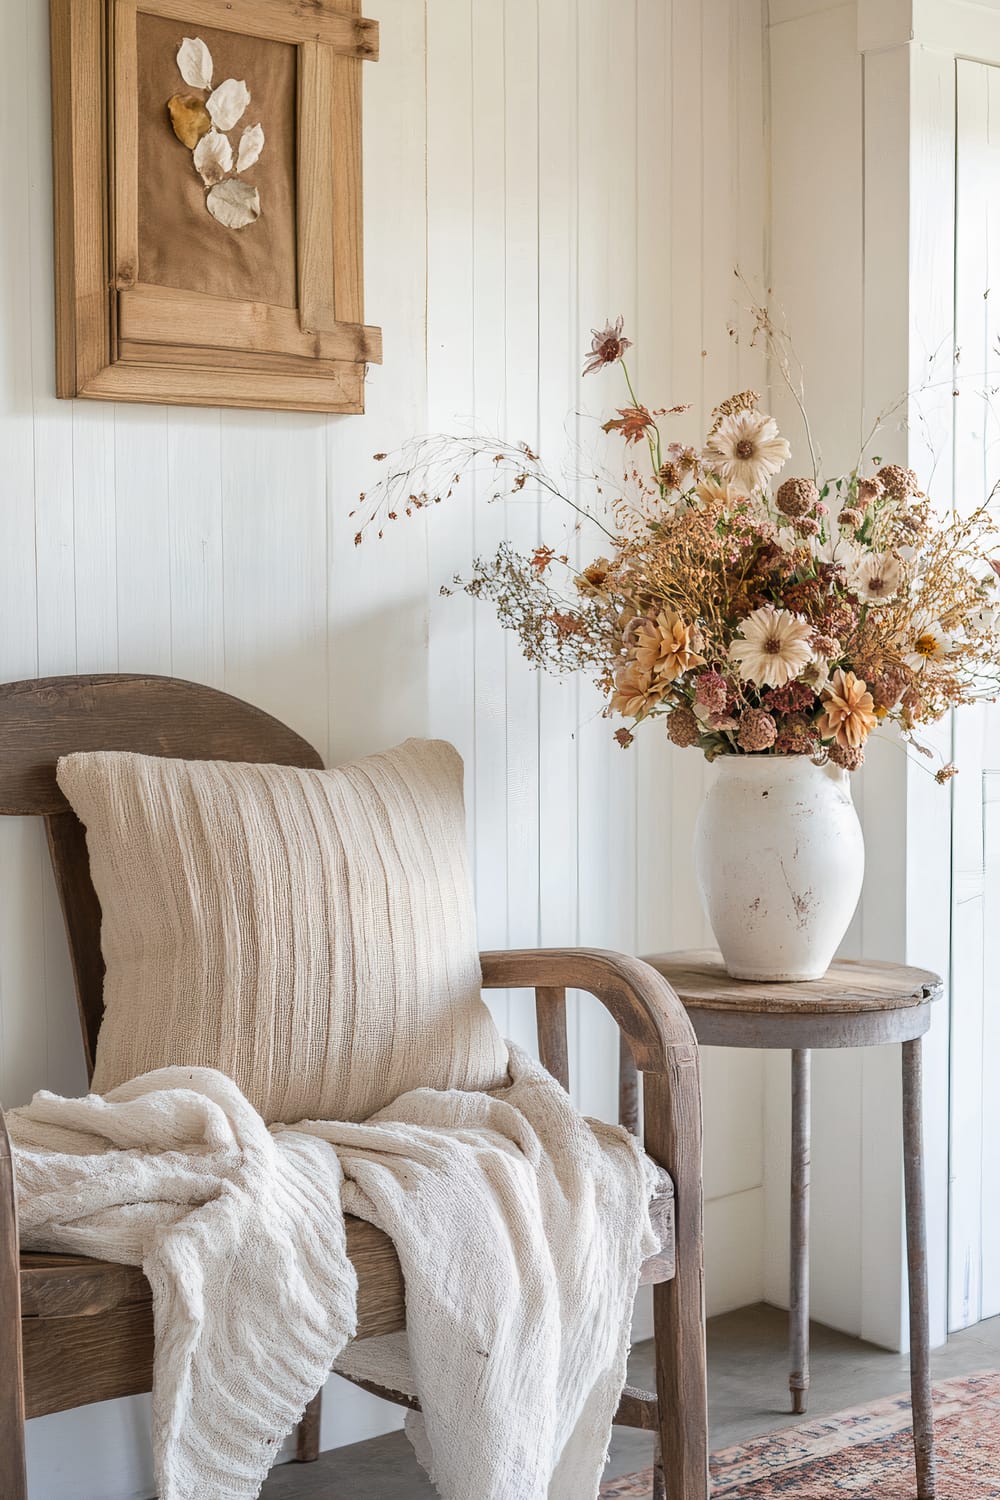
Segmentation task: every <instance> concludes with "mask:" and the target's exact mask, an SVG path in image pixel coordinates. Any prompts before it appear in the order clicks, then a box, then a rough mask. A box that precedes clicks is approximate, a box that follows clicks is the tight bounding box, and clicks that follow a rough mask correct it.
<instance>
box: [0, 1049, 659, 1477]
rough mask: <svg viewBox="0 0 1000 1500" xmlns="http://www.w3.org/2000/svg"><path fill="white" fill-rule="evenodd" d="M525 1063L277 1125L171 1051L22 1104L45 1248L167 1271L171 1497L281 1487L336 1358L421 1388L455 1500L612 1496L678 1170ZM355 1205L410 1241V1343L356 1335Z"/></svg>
mask: <svg viewBox="0 0 1000 1500" xmlns="http://www.w3.org/2000/svg"><path fill="white" fill-rule="evenodd" d="M511 1080H512V1081H511V1083H510V1085H509V1086H507V1087H504V1088H502V1089H499V1090H496V1091H494V1092H493V1093H492V1094H478V1093H462V1092H457V1091H453V1092H435V1091H433V1090H430V1089H420V1090H416V1091H414V1092H412V1093H409V1094H405V1095H404V1096H403V1097H402V1098H401V1099H399V1100H398V1101H397V1103H395V1104H394V1105H392V1106H390V1107H389V1108H388V1109H385V1110H383V1111H381V1113H379V1114H377V1115H375V1116H373V1117H372V1119H371V1120H368V1121H366V1122H364V1123H363V1124H333V1123H325V1122H315V1121H307V1122H303V1123H300V1124H298V1125H295V1126H291V1127H289V1126H281V1125H276V1126H272V1127H271V1128H270V1129H268V1128H267V1127H266V1126H265V1125H264V1123H263V1121H262V1120H261V1119H260V1117H259V1116H258V1115H257V1113H256V1112H255V1110H254V1109H253V1108H252V1107H251V1105H249V1104H248V1103H247V1101H246V1099H245V1098H244V1097H243V1095H242V1094H241V1093H240V1091H239V1090H238V1089H237V1087H236V1085H235V1084H233V1083H232V1082H230V1080H229V1079H228V1078H226V1077H224V1075H222V1074H221V1073H217V1072H215V1071H213V1070H211V1069H181V1068H166V1069H160V1070H159V1071H157V1072H154V1073H148V1074H146V1075H145V1076H144V1077H142V1078H138V1079H135V1080H134V1081H133V1082H131V1083H127V1084H123V1085H122V1086H120V1087H119V1088H116V1089H114V1090H112V1091H111V1092H110V1093H109V1094H108V1095H107V1096H106V1097H104V1098H102V1097H99V1096H97V1095H93V1094H92V1095H89V1096H88V1097H87V1098H84V1099H62V1098H59V1097H57V1096H55V1095H53V1094H49V1093H40V1094H36V1096H35V1098H34V1100H33V1101H32V1103H31V1104H30V1105H28V1106H27V1107H26V1108H24V1109H19V1110H13V1111H11V1112H10V1113H9V1114H8V1116H7V1124H8V1128H9V1130H10V1134H11V1139H12V1142H13V1144H14V1148H15V1156H16V1167H17V1179H18V1207H19V1212H20V1216H21V1238H22V1244H23V1245H24V1247H25V1248H27V1249H34V1250H54V1251H64V1252H65V1251H69V1252H75V1253H80V1254H86V1255H94V1256H97V1257H100V1258H102V1259H107V1260H113V1261H118V1262H124V1263H127V1264H133V1265H141V1266H142V1268H143V1271H144V1272H145V1274H146V1276H147V1277H148V1279H149V1282H150V1284H151V1286H152V1289H153V1316H154V1322H155V1329H156V1352H155V1369H154V1391H153V1424H154V1435H153V1436H154V1452H155V1461H156V1476H157V1481H158V1484H159V1494H160V1500H244V1497H247V1496H249V1497H253V1496H256V1495H257V1494H259V1491H260V1486H261V1483H262V1481H263V1478H264V1476H265V1474H266V1473H267V1471H268V1469H269V1468H270V1466H271V1463H272V1462H273V1459H274V1455H275V1453H276V1451H277V1449H278V1445H279V1444H280V1442H281V1440H282V1438H283V1437H284V1436H285V1435H286V1434H287V1433H288V1432H289V1431H290V1430H291V1428H292V1427H293V1425H294V1424H295V1422H296V1421H297V1420H298V1418H299V1417H300V1415H301V1413H302V1410H303V1408H304V1406H305V1405H306V1403H307V1402H308V1401H309V1400H310V1399H311V1398H312V1396H313V1395H314V1394H315V1393H316V1391H317V1390H319V1388H320V1387H321V1386H322V1384H323V1382H324V1380H325V1378H326V1375H327V1372H328V1371H329V1370H330V1368H331V1366H332V1365H333V1363H334V1361H338V1363H339V1366H340V1368H343V1369H345V1370H350V1371H352V1372H353V1373H356V1374H359V1375H361V1376H362V1377H364V1378H370V1379H372V1380H375V1381H378V1382H379V1383H380V1384H382V1385H384V1386H388V1387H390V1388H392V1389H396V1390H405V1391H408V1392H409V1393H411V1394H416V1395H417V1396H419V1399H420V1402H421V1405H422V1407H423V1413H424V1415H423V1421H422V1422H420V1421H419V1419H417V1422H416V1424H415V1427H414V1428H413V1429H412V1430H411V1437H413V1439H414V1443H415V1447H416V1450H417V1454H418V1457H419V1458H420V1460H421V1462H422V1463H423V1464H424V1466H425V1468H426V1469H427V1471H428V1473H429V1474H430V1476H431V1479H432V1480H433V1482H434V1484H435V1486H436V1487H437V1489H438V1491H439V1493H440V1495H441V1496H442V1497H443V1500H469V1497H470V1496H473V1495H475V1496H476V1497H477V1500H592V1497H594V1496H596V1495H597V1492H598V1487H599V1483H600V1476H601V1470H602V1468H603V1464H604V1459H605V1454H606V1450H607V1444H608V1440H609V1437H610V1432H611V1421H612V1417H613V1415H614V1411H615V1406H616V1404H617V1400H618V1396H619V1393H620V1391H621V1388H622V1385H623V1384H624V1380H625V1364H626V1357H627V1353H628V1341H629V1321H630V1315H631V1307H632V1298H633V1295H634V1292H635V1288H636V1285H637V1282H638V1277H639V1271H640V1267H641V1264H642V1260H643V1258H644V1257H645V1256H646V1255H648V1254H650V1253H652V1251H653V1250H654V1249H655V1248H656V1237H655V1235H654V1233H653V1230H652V1227H651V1225H650V1222H649V1213H648V1203H649V1198H650V1194H651V1192H652V1191H653V1187H654V1185H655V1177H654V1172H653V1169H652V1167H651V1165H650V1163H649V1162H648V1160H647V1158H646V1157H645V1156H644V1155H643V1153H642V1152H641V1150H640V1149H639V1147H638V1145H637V1144H636V1142H635V1141H634V1140H633V1139H632V1137H630V1136H629V1135H627V1134H626V1133H625V1132H624V1131H622V1130H620V1129H618V1128H617V1127H614V1126H608V1125H603V1124H599V1123H597V1122H589V1121H585V1120H584V1119H583V1118H582V1117H581V1116H580V1115H578V1114H577V1112H576V1111H575V1110H574V1109H573V1107H572V1105H571V1103H570V1101H569V1099H568V1098H567V1096H566V1094H565V1093H564V1092H563V1090H562V1089H561V1088H560V1087H559V1085H558V1084H556V1083H555V1082H554V1081H553V1080H552V1079H551V1078H550V1077H549V1075H548V1074H547V1073H545V1072H544V1070H543V1069H542V1068H540V1066H539V1065H538V1064H537V1063H535V1062H534V1061H533V1060H532V1059H530V1058H529V1057H528V1056H527V1055H526V1054H524V1053H522V1052H520V1051H518V1049H516V1048H512V1049H511ZM345 1213H350V1214H356V1215H357V1216H358V1217H360V1218H364V1219H367V1220H369V1221H370V1222H371V1223H373V1224H376V1225H377V1226H378V1227H379V1228H380V1229H383V1230H385V1232H386V1233H387V1234H388V1235H389V1236H390V1237H391V1238H392V1240H393V1242H394V1244H395V1247H396V1250H397V1252H398V1255H399V1258H400V1262H401V1264H402V1268H403V1273H404V1276H405V1280H406V1306H407V1328H408V1333H407V1335H406V1336H402V1335H400V1336H399V1337H392V1338H384V1339H373V1340H367V1341H363V1342H361V1343H357V1344H353V1345H351V1346H350V1347H349V1348H348V1347H347V1346H348V1345H349V1343H350V1340H351V1337H352V1335H353V1333H354V1329H355V1326H356V1317H355V1313H356V1292H357V1281H356V1277H355V1273H354V1268H353V1266H352V1265H351V1262H350V1261H349V1260H348V1258H347V1254H346V1243H345V1233H344V1217H343V1216H344V1214H345Z"/></svg>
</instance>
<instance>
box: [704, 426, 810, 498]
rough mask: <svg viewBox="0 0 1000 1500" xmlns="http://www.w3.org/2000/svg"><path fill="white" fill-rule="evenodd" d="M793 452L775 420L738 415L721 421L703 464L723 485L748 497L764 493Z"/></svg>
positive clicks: (706, 447)
mask: <svg viewBox="0 0 1000 1500" xmlns="http://www.w3.org/2000/svg"><path fill="white" fill-rule="evenodd" d="M791 451H792V450H791V448H790V447H789V446H788V443H787V442H786V441H785V439H784V438H783V437H781V435H780V434H779V432H778V424H777V422H776V421H775V420H774V418H773V417H769V416H767V415H766V414H765V413H764V412H758V411H738V412H734V413H733V414H732V415H731V416H726V417H722V418H721V420H720V421H719V424H718V426H717V427H716V429H715V431H714V432H713V433H712V435H711V436H710V437H709V439H708V442H707V443H706V444H705V452H704V454H703V455H702V462H703V463H704V464H705V467H706V468H707V469H710V470H711V471H712V473H713V474H716V475H718V477H719V479H720V480H721V481H722V483H723V484H727V485H731V486H735V488H736V489H737V490H739V491H740V492H742V493H745V494H749V493H750V492H751V491H752V490H759V489H763V487H764V486H765V485H766V484H767V483H768V481H769V480H771V479H772V478H773V477H774V475H775V474H777V473H778V471H779V470H780V469H781V468H783V466H784V465H785V463H787V461H788V457H789V455H790V453H791Z"/></svg>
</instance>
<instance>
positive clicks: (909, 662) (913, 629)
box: [896, 611, 952, 672]
mask: <svg viewBox="0 0 1000 1500" xmlns="http://www.w3.org/2000/svg"><path fill="white" fill-rule="evenodd" d="M896 644H897V645H899V646H901V647H902V652H901V654H902V657H903V661H904V663H905V664H906V666H908V667H909V668H910V670H911V672H922V671H923V670H924V668H925V667H926V666H927V664H928V662H935V661H943V660H944V658H945V657H946V656H947V655H948V652H949V651H950V650H951V646H952V641H951V636H950V635H949V634H948V632H947V631H946V630H944V629H943V628H942V626H941V624H940V622H939V621H937V620H935V619H933V617H932V616H931V615H929V614H928V613H926V611H925V612H924V613H922V614H916V615H914V616H913V619H912V620H911V621H910V626H909V629H908V630H907V631H906V633H905V634H904V635H902V636H900V637H899V639H898V640H897V642H896Z"/></svg>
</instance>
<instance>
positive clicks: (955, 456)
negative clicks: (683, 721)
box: [765, 0, 1000, 1347]
mask: <svg viewBox="0 0 1000 1500" xmlns="http://www.w3.org/2000/svg"><path fill="white" fill-rule="evenodd" d="M769 19H770V26H769V33H770V60H771V72H770V80H771V92H770V104H771V164H772V191H773V219H772V247H773V250H772V263H771V282H772V285H774V286H775V287H777V288H779V289H780V295H781V297H782V299H783V301H784V302H785V304H786V308H787V312H788V318H789V323H790V325H791V327H792V329H793V332H794V336H795V341H796V344H797V346H798V350H799V353H800V355H801V357H802V360H803V363H804V364H805V366H806V368H807V371H808V375H809V391H808V397H809V401H808V404H809V407H810V410H811V411H813V412H815V413H817V418H816V421H817V428H818V434H819V438H820V442H821V445H822V447H823V450H824V457H825V458H826V460H827V463H828V467H829V468H834V469H836V468H839V467H843V466H849V465H850V464H851V463H853V461H854V458H855V455H856V454H857V452H858V450H859V445H860V441H861V434H862V433H863V432H867V431H868V430H869V428H870V427H871V425H872V423H873V422H874V420H875V418H876V416H877V414H878V413H879V412H880V411H881V410H883V409H884V408H886V407H887V406H889V405H890V404H891V403H893V402H895V401H896V400H897V399H898V398H899V397H900V396H902V395H903V394H904V393H905V392H906V391H907V390H909V391H911V392H914V393H915V394H914V395H912V396H911V398H910V399H909V400H908V401H905V402H904V403H903V405H902V407H901V408H900V410H899V412H898V416H897V418H896V420H895V421H894V422H892V423H890V424H889V426H888V428H887V429H886V431H885V432H884V434H883V436H882V437H880V439H879V441H878V442H877V443H876V444H875V450H876V451H878V452H880V453H881V454H882V455H883V456H885V457H889V458H894V459H896V460H897V461H902V462H904V463H909V464H911V465H912V466H913V467H914V468H916V469H917V470H918V472H920V474H921V475H922V476H925V477H926V476H930V480H929V492H930V494H931V496H932V499H933V500H934V501H935V503H936V504H937V505H938V507H939V508H941V509H947V508H949V507H950V506H951V505H952V504H953V503H954V504H956V505H959V506H961V507H967V506H969V505H971V504H974V503H977V502H978V500H979V499H981V498H982V496H983V495H984V494H985V493H986V491H987V490H988V488H989V483H990V482H992V478H993V477H994V475H993V474H992V472H991V465H992V467H993V468H995V453H994V452H993V448H994V447H995V433H993V432H992V431H991V430H989V429H988V428H987V427H986V426H985V425H984V421H983V416H984V412H983V404H982V399H981V391H982V389H983V387H984V386H985V385H987V384H988V383H991V384H995V380H993V381H991V380H989V379H988V377H987V376H985V375H984V373H983V372H984V370H985V369H986V368H987V366H989V365H991V363H992V365H994V366H995V350H993V349H992V348H991V346H989V344H988V338H992V339H993V340H994V341H995V338H996V331H995V329H994V328H993V322H994V321H995V320H993V319H992V315H991V313H990V310H989V306H988V304H984V300H983V298H984V293H985V292H986V291H987V289H988V288H989V287H990V286H991V285H993V284H995V277H993V275H992V269H994V267H993V265H992V261H995V258H996V251H995V244H994V240H995V232H994V231H995V222H994V221H995V211H994V210H993V209H992V208H991V206H990V205H991V200H992V198H993V197H995V170H994V158H993V155H991V152H992V153H994V154H995V150H996V145H995V140H994V139H993V138H992V137H993V136H995V133H996V132H995V119H994V118H992V117H991V115H990V113H989V108H988V105H989V97H990V90H991V89H992V90H993V91H994V92H995V84H994V83H993V82H992V81H991V79H992V75H993V73H994V72H995V70H993V69H990V68H986V67H984V66H982V62H987V63H988V62H997V61H1000V9H998V7H997V6H996V5H993V4H989V5H983V4H976V3H967V0H891V3H889V0H857V3H855V0H825V3H824V0H772V3H771V7H770V16H769ZM966 59H981V60H982V62H972V61H967V60H966ZM956 77H957V78H958V81H959V89H958V96H957V102H958V112H957V120H958V134H957V137H956ZM963 79H964V82H963ZM956 146H957V157H958V173H959V184H958V217H957V252H958V265H957V268H956V214H955V204H956V181H955V163H956ZM991 215H992V217H991ZM991 258H992V259H991ZM956 313H957V324H956ZM957 346H960V347H961V348H962V350H963V353H962V358H961V360H960V362H959V365H958V372H957V377H956V373H955V371H954V369H953V362H952V353H953V350H954V349H955V348H956V347H957ZM921 387H922V388H923V389H920V388H921ZM953 390H960V392H961V394H960V395H959V397H958V400H957V401H956V400H955V398H954V397H953V395H952V392H953ZM956 735H957V739H956V746H955V749H956V751H957V752H958V754H957V757H956V758H958V760H959V763H960V766H961V774H960V777H959V779H958V781H957V782H955V783H953V784H952V786H951V787H950V789H948V790H946V791H942V789H940V788H938V787H936V786H935V785H934V783H933V781H932V780H931V779H930V777H928V776H927V775H926V774H925V772H924V770H923V769H922V768H921V767H920V765H919V764H915V763H914V762H912V761H911V762H910V764H909V766H908V768H907V771H906V774H905V775H901V774H900V770H901V765H900V758H899V757H900V752H899V750H898V749H897V748H896V747H893V746H891V745H886V746H884V747H883V746H876V747H875V750H874V751H873V752H872V753H871V754H870V757H869V763H868V765H867V766H866V767H865V770H864V773H863V775H862V776H861V777H860V778H858V779H857V781H856V800H857V801H858V803H859V806H860V809H861V812H862V820H863V823H864V826H865V837H866V843H867V849H868V870H867V876H866V882H865V892H864V895H863V898H862V903H861V907H860V910H859V913H858V917H857V919H856V920H855V923H854V924H853V927H852V930H851V932H850V933H849V934H848V938H847V941H846V943H845V951H846V952H848V953H864V954H866V955H867V956H869V957H882V958H890V959H897V960H905V961H907V962H910V963H914V964H920V965H924V966H926V967H928V968H932V969H936V970H937V971H938V972H940V973H942V974H945V975H949V970H950V967H951V961H952V941H951V940H952V933H951V918H952V888H951V887H952V852H953V851H952V805H953V798H954V800H955V807H956V810H957V812H958V816H957V818H956V820H955V825H954V826H955V846H954V854H955V898H956V905H955V932H954V959H955V965H954V968H953V969H952V971H951V976H950V977H951V979H952V986H951V987H952V989H953V991H954V996H955V1000H954V1006H952V1002H951V1001H950V999H947V998H946V999H945V1000H944V1001H942V1003H941V1004H940V1005H939V1007H938V1008H937V1013H936V1016H935V1021H934V1025H933V1027H932V1030H931V1033H930V1035H929V1037H928V1038H927V1040H926V1041H925V1054H924V1055H925V1071H926V1086H925V1136H926V1147H925V1162H926V1173H927V1186H928V1195H929V1220H930V1222H929V1236H928V1249H929V1271H930V1283H931V1307H932V1336H933V1338H934V1340H935V1341H936V1342H940V1341H941V1340H943V1338H944V1336H945V1334H946V1331H947V1328H948V1326H949V1321H948V1319H949V1306H948V1304H949V1274H950V1281H951V1318H952V1326H956V1325H958V1324H961V1323H964V1322H968V1321H974V1319H975V1318H976V1317H978V1316H981V1315H983V1314H984V1313H985V1312H986V1311H987V1310H993V1309H994V1307H995V1305H1000V1304H995V1299H996V1296H997V1295H998V1294H997V1292H996V1288H995V1285H994V1284H993V1282H992V1280H991V1277H992V1272H991V1269H990V1256H991V1253H992V1252H993V1250H994V1249H995V1246H996V1244H997V1242H998V1238H1000V1235H998V1230H997V1228H996V1225H997V1223H998V1222H1000V1221H997V1219H996V1213H995V1205H993V1204H992V1201H991V1187H990V1184H991V1183H992V1182H993V1176H992V1175H991V1174H992V1170H993V1169H992V1167H991V1166H990V1165H989V1155H990V1151H991V1141H992V1136H993V1134H995V1124H996V1106H995V1102H994V1101H993V1099H992V1094H991V1093H990V1090H989V1088H988V1086H987V1087H985V1088H984V1085H983V1060H982V1059H983V1051H984V1048H987V1047H988V1046H993V1047H994V1048H995V1047H996V1046H997V1045H998V1038H997V1032H996V1023H995V1019H993V1018H992V1016H991V1009H990V1004H989V1002H990V998H991V996H990V994H989V988H988V985H987V986H986V987H985V989H984V983H983V971H984V956H985V954H986V951H987V949H986V946H985V940H986V939H987V935H988V932H989V920H988V909H984V907H986V905H987V903H988V900H989V896H990V894H991V892H990V891H989V890H988V889H987V885H986V862H985V861H984V855H983V837H984V829H992V823H991V822H990V819H989V817H986V818H985V819H984V817H983V816H982V797H983V791H984V784H983V780H982V776H981V772H982V771H983V770H984V769H988V768H989V766H990V765H995V764H997V760H996V747H995V745H994V744H993V742H992V740H991V739H990V737H989V736H990V725H989V723H988V722H987V718H986V716H985V715H981V714H978V713H970V712H968V711H966V712H964V713H962V714H959V715H957V716H956ZM993 736H994V738H995V725H994V727H993ZM937 739H938V743H939V746H940V748H941V750H942V751H943V757H944V758H945V759H947V758H949V754H950V750H951V726H950V725H949V724H948V723H945V724H943V725H942V726H940V730H939V732H938V733H937ZM991 757H992V758H991ZM984 919H985V920H984ZM953 1046H954V1049H955V1057H954V1059H953V1060H952V1072H951V1075H949V1065H950V1053H951V1051H952V1047H953ZM987 1067H988V1065H987ZM816 1072H817V1078H816V1083H817V1087H816V1091H815V1103H814V1119H815V1127H814V1151H813V1162H814V1171H813V1185H814V1239H813V1245H814V1253H813V1293H814V1296H813V1306H814V1312H815V1315H816V1316H817V1317H819V1318H821V1319H822V1320H823V1321H826V1322H828V1323H831V1324H833V1325H834V1326H837V1327H840V1328H843V1329H845V1330H847V1331H848V1332H851V1333H856V1334H860V1335H862V1336H863V1337H865V1338H868V1339H871V1340H872V1341H874V1342H877V1343H883V1344H886V1345H888V1346H890V1347H905V1343H906V1330H905V1305H906V1294H905V1282H904V1277H903V1266H904V1261H903V1253H902V1206H903V1205H902V1182H901V1169H900V1155H899V1153H900V1133H901V1132H900V1125H899V1107H900V1084H899V1065H898V1049H878V1050H874V1051H872V1052H870V1053H864V1054H859V1055H857V1056H853V1055H841V1056H831V1057H823V1058H818V1059H817V1069H816ZM950 1096H951V1097H950ZM786 1097H787V1067H786V1063H785V1061H784V1059H779V1058H774V1059H772V1060H771V1061H769V1063H768V1070H767V1089H766V1099H767V1106H766V1127H765V1164H766V1165H765V1182H766V1226H767V1227H766V1246H767V1250H766V1256H765V1265H766V1286H767V1296H768V1300H770V1301H774V1302H782V1301H783V1300H784V1296H785V1291H784V1289H785V1285H786V1277H787V1248H786V1243H785V1240H786V1235H787V1207H786V1200H787V1119H786V1115H787V1109H786V1104H785V1099H786ZM949 1124H950V1125H951V1126H952V1128H953V1130H954V1135H953V1136H952V1138H951V1142H950V1153H951V1160H950V1162H949ZM949 1175H951V1178H952V1183H951V1196H952V1207H953V1210H954V1223H953V1228H952V1235H951V1245H950V1247H949V1225H948V1215H949ZM992 1196H995V1194H993V1195H992ZM949 1252H950V1258H951V1265H950V1268H949Z"/></svg>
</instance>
